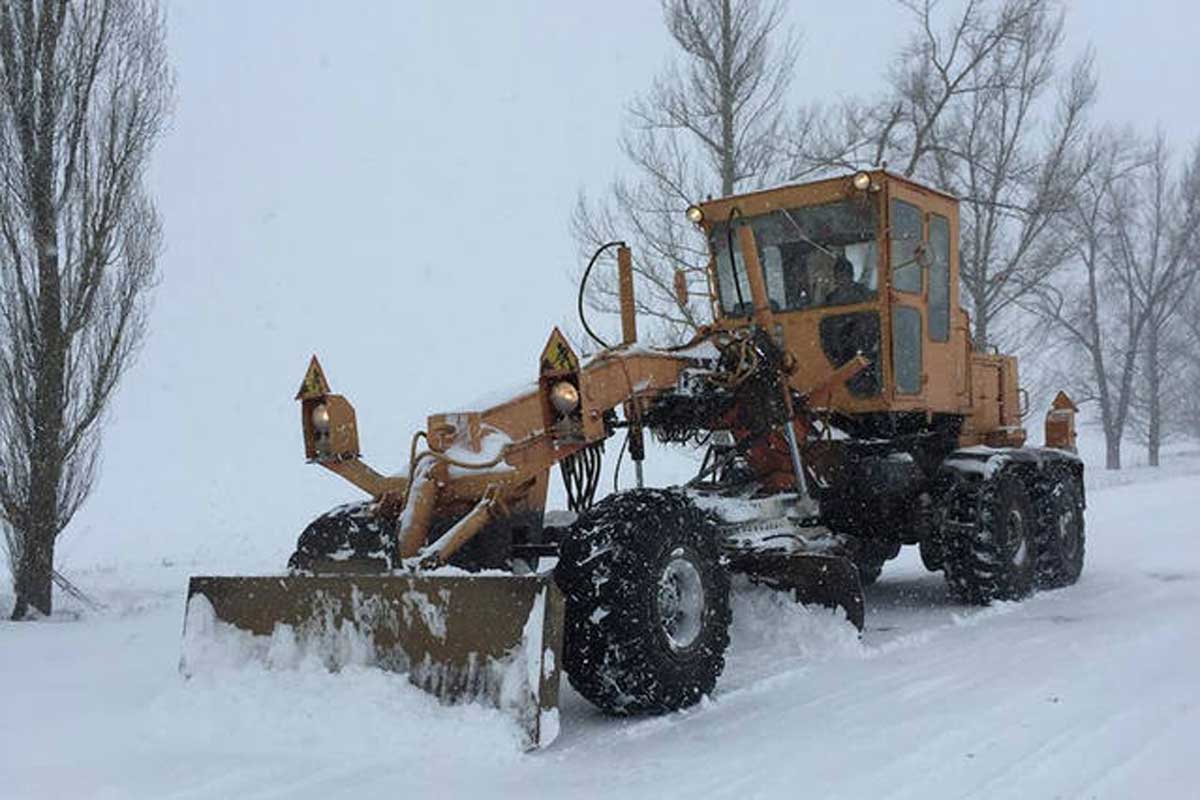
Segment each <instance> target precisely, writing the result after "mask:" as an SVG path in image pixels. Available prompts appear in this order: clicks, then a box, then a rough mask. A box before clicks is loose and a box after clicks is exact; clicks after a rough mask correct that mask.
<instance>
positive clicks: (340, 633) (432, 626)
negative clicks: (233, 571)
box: [180, 573, 563, 749]
mask: <svg viewBox="0 0 1200 800" xmlns="http://www.w3.org/2000/svg"><path fill="white" fill-rule="evenodd" d="M222 625H224V626H232V628H235V629H237V630H238V631H242V632H244V633H245V634H252V635H253V636H254V637H262V638H256V639H255V640H253V641H255V642H256V643H257V645H259V646H256V647H255V648H254V653H255V654H256V655H257V654H262V655H265V656H266V661H267V663H268V664H270V663H271V658H270V653H271V650H272V648H274V647H275V646H276V643H277V642H278V641H280V640H282V641H284V642H285V644H286V647H285V649H286V650H287V651H288V652H296V651H299V652H302V653H305V654H306V655H313V654H315V655H316V656H317V657H319V658H320V659H321V660H322V661H323V662H324V663H325V665H326V666H327V667H328V668H330V669H334V670H336V669H338V668H339V667H340V666H344V665H346V664H348V663H359V664H367V665H374V666H378V667H380V668H383V669H387V670H392V671H396V672H403V673H407V675H408V678H409V680H410V681H411V682H412V683H413V684H415V685H416V686H417V687H419V688H421V689H423V690H425V691H427V692H430V693H431V694H433V695H435V696H436V697H438V698H439V699H440V700H441V701H443V702H446V703H459V702H479V703H482V704H485V705H491V706H494V707H496V708H499V709H501V710H502V711H503V712H505V713H507V714H509V715H511V716H513V717H514V718H515V719H516V720H517V722H518V724H519V725H520V727H521V730H522V733H523V737H524V745H525V747H526V748H527V749H534V748H538V747H544V746H546V745H548V744H549V743H550V742H551V741H553V740H554V738H555V736H557V734H558V684H559V664H560V663H562V658H561V650H562V631H563V598H562V595H561V594H560V593H559V590H558V588H557V587H556V586H555V584H554V580H553V578H552V577H551V576H550V575H531V576H507V575H495V576H492V575H487V576H475V575H453V576H450V575H423V574H419V573H418V574H414V575H318V576H286V577H194V578H192V579H191V581H190V583H189V585H188V604H187V612H186V617H185V620H184V654H183V658H182V660H181V662H180V669H181V671H183V673H184V674H185V675H190V674H191V673H192V671H193V669H195V668H198V667H199V661H200V659H196V658H194V657H193V652H192V651H193V650H194V644H193V643H194V642H196V641H197V639H199V640H201V641H210V640H212V639H214V638H221V634H222V633H228V628H222ZM235 635H237V634H235ZM193 662H194V663H193ZM397 722H398V724H402V721H399V720H398V721H397Z"/></svg>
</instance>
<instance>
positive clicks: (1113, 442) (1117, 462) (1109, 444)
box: [1104, 428, 1121, 469]
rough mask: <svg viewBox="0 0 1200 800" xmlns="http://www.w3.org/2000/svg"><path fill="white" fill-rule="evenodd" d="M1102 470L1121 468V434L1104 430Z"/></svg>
mask: <svg viewBox="0 0 1200 800" xmlns="http://www.w3.org/2000/svg"><path fill="white" fill-rule="evenodd" d="M1104 446H1105V456H1104V468H1105V469H1120V468H1121V434H1119V433H1117V432H1115V431H1111V430H1109V429H1107V428H1106V429H1105V430H1104Z"/></svg>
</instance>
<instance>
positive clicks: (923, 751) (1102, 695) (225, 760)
mask: <svg viewBox="0 0 1200 800" xmlns="http://www.w3.org/2000/svg"><path fill="white" fill-rule="evenodd" d="M1182 472H1183V474H1177V475H1176V476H1175V477H1172V478H1168V479H1164V480H1154V481H1146V482H1136V483H1132V484H1129V485H1119V486H1110V487H1108V488H1103V489H1094V490H1093V491H1092V492H1091V493H1090V496H1089V508H1088V525H1089V542H1088V558H1087V566H1086V568H1085V571H1084V575H1083V578H1082V579H1081V581H1080V583H1079V584H1078V585H1077V586H1075V587H1072V588H1069V589H1065V590H1061V591H1057V592H1050V593H1044V594H1041V595H1038V596H1035V597H1034V598H1032V599H1030V600H1028V601H1026V602H1024V603H1020V604H1005V605H1000V606H997V607H993V608H988V609H972V608H963V607H958V606H954V605H952V604H950V603H949V601H948V599H947V598H946V595H945V592H944V590H943V587H942V583H941V578H940V575H931V574H928V573H926V572H924V570H923V569H922V568H921V566H920V564H919V562H918V561H917V559H916V557H915V554H914V555H911V556H909V555H906V556H904V557H902V558H901V559H900V560H898V561H895V562H892V563H891V564H889V565H888V567H887V569H886V570H885V572H884V576H883V579H882V580H881V582H880V584H879V585H877V586H876V587H873V588H872V589H871V590H869V596H868V611H867V631H866V633H865V635H864V637H863V639H862V641H861V642H860V641H859V640H858V639H857V638H856V637H855V636H854V635H853V631H852V630H850V629H849V628H848V627H847V626H846V625H844V624H839V623H837V622H835V621H834V619H833V618H832V617H831V616H830V615H828V614H825V613H817V612H813V613H809V612H806V611H805V610H804V609H802V608H799V607H797V606H794V605H792V604H790V603H787V602H785V601H783V600H782V599H781V598H778V597H776V596H774V595H771V594H768V593H762V592H759V591H756V590H743V591H741V592H739V594H738V596H737V597H736V599H735V620H734V631H733V644H732V647H731V651H730V655H729V664H728V668H727V670H726V673H725V675H724V676H723V678H722V680H721V683H720V684H719V687H718V692H717V694H716V696H715V697H714V698H713V699H712V700H711V701H710V702H706V703H704V704H702V705H701V706H700V707H697V708H695V709H693V710H690V711H688V712H685V713H680V714H675V715H672V716H669V717H662V718H655V719H638V720H614V719H609V718H605V717H603V716H601V715H599V714H598V713H596V712H595V711H594V710H592V709H591V707H590V706H588V705H587V704H586V703H585V702H584V701H583V700H581V699H580V698H579V697H578V696H577V695H575V694H574V693H573V692H571V691H569V690H568V691H566V692H565V695H566V697H565V699H564V702H563V733H562V735H561V736H560V738H559V739H558V741H557V742H556V743H555V744H554V745H553V746H552V747H551V748H550V749H548V750H546V751H543V752H541V753H536V754H532V755H524V754H521V753H520V752H519V750H518V748H517V746H516V734H515V731H514V729H513V727H512V726H511V725H510V724H509V723H508V722H507V721H506V720H504V719H503V718H501V717H500V716H499V714H497V713H493V712H489V711H487V710H484V709H481V708H476V707H466V708H443V707H440V706H438V705H437V704H436V703H435V702H433V701H432V700H431V699H429V698H427V697H425V696H424V695H421V694H420V693H418V692H416V691H415V690H413V689H411V687H409V686H408V685H407V683H406V682H405V681H404V680H403V678H401V677H397V676H393V675H388V674H384V673H381V672H378V671H375V670H366V669H361V670H354V669H352V670H349V671H347V672H343V673H341V674H339V675H328V674H325V673H322V672H316V671H308V670H293V671H288V672H270V671H267V670H265V669H259V668H244V669H240V670H235V671H226V672H216V673H213V674H209V675H205V676H202V677H200V678H198V679H194V680H192V681H184V680H183V679H182V678H181V677H180V676H179V674H178V673H177V671H176V664H177V661H178V657H179V645H180V638H179V634H180V625H181V619H182V613H183V592H184V588H185V585H186V581H185V578H186V575H187V574H188V573H189V572H191V571H193V570H194V569H196V567H195V566H194V565H188V566H180V565H175V566H161V565H156V566H155V567H153V568H151V567H132V566H131V567H119V568H116V569H113V570H108V571H94V572H89V573H86V574H83V575H79V576H77V577H78V578H79V580H80V583H82V584H84V585H86V586H87V587H88V588H89V589H90V590H92V591H95V592H96V593H97V594H98V595H99V596H101V597H102V598H103V599H104V600H105V601H106V602H107V603H108V604H109V606H110V610H109V611H107V612H104V613H102V614H97V615H89V616H85V617H84V618H83V619H82V620H81V621H78V622H76V621H62V622H58V621H51V622H44V623H40V624H20V625H15V624H9V623H0V715H2V719H3V725H2V726H0V797H5V798H42V797H64V798H65V797H70V798H72V799H73V800H75V799H77V798H84V797H114V798H118V797H120V798H123V797H145V798H226V797H241V798H276V797H278V798H284V797H286V798H297V797H321V798H333V797H356V798H366V797H403V796H415V793H417V792H420V793H421V794H422V796H429V797H455V796H470V797H481V796H504V795H512V796H528V795H530V794H531V793H535V794H537V795H540V796H548V797H562V796H581V797H597V796H611V797H622V798H624V797H655V798H661V797H738V798H753V797H782V796H789V797H900V798H903V797H913V798H917V797H921V798H928V797H968V796H978V797H1021V798H1042V797H1046V798H1049V797H1118V798H1123V797H1140V796H1162V797H1198V796H1200V757H1198V756H1200V745H1198V744H1197V743H1198V742H1200V665H1198V664H1197V660H1198V659H1200V511H1197V508H1198V505H1197V497H1198V496H1200V475H1198V474H1196V472H1195V471H1194V470H1190V469H1188V470H1183V471H1182ZM1187 473H1191V474H1187ZM8 602H9V598H8V597H6V596H0V609H2V608H3V607H4V606H6V605H7V603H8Z"/></svg>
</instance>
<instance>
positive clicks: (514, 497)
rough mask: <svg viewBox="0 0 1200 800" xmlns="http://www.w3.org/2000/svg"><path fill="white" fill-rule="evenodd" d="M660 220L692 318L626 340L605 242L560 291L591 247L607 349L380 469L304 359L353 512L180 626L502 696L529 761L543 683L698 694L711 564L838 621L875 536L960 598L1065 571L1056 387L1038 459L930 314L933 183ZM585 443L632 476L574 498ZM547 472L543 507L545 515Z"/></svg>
mask: <svg viewBox="0 0 1200 800" xmlns="http://www.w3.org/2000/svg"><path fill="white" fill-rule="evenodd" d="M686 214H687V217H688V219H689V220H690V221H691V222H692V223H693V224H695V225H696V226H697V227H698V229H699V230H700V231H702V233H703V235H704V236H705V237H706V238H707V240H708V242H709V245H710V256H711V257H710V261H709V263H708V265H707V275H708V286H709V292H708V295H709V300H710V301H711V304H712V316H713V322H712V324H711V325H708V326H706V327H704V328H702V329H701V330H699V331H698V332H697V333H696V335H695V337H694V338H693V339H692V340H691V341H690V342H688V343H687V344H685V345H683V346H680V347H649V346H645V345H642V344H639V342H638V336H637V322H638V320H637V319H636V316H635V314H634V296H633V293H634V280H633V267H632V256H631V253H630V251H629V249H628V248H627V247H626V246H625V245H624V244H622V243H619V242H615V243H609V244H608V245H605V247H603V248H601V250H600V251H597V254H596V256H593V259H592V263H591V264H589V265H588V269H587V271H585V273H584V281H585V282H586V280H587V278H588V275H589V274H590V272H591V270H592V268H593V266H594V265H595V264H596V263H597V258H598V256H599V255H600V253H601V252H602V251H604V250H605V249H611V248H615V249H616V255H617V258H616V266H617V274H618V285H619V289H620V308H621V333H622V339H621V341H620V342H619V343H615V344H612V345H610V344H608V343H606V342H603V341H602V340H600V339H599V337H595V338H596V341H597V343H598V351H597V352H595V353H594V354H592V355H590V357H587V358H581V357H580V355H579V354H578V353H577V352H576V350H575V348H573V347H572V346H571V344H570V343H569V342H568V341H567V339H566V338H565V337H564V336H563V335H562V334H561V333H560V332H559V331H558V330H557V329H555V330H554V331H553V332H552V333H551V335H550V338H549V341H548V342H547V344H546V347H545V349H544V350H543V352H542V353H541V355H540V357H539V359H538V361H537V364H536V370H533V371H532V372H533V375H532V378H531V381H530V383H529V384H528V387H527V388H526V389H525V390H523V391H520V392H517V393H515V394H514V395H513V396H511V397H508V398H505V399H503V400H502V401H500V402H497V403H495V404H494V405H491V406H489V407H481V408H472V409H467V410H461V411H454V412H446V413H437V414H433V415H432V416H430V417H429V418H428V424H427V426H426V429H425V430H423V431H420V432H418V433H416V434H415V435H414V436H413V437H412V442H411V446H410V449H409V461H408V465H407V467H406V469H404V470H403V471H402V472H401V473H400V474H397V475H385V474H381V473H380V472H378V471H376V470H375V469H373V468H372V467H370V466H368V465H367V464H366V462H364V461H363V460H362V457H361V453H360V447H359V441H358V433H357V426H356V419H355V412H354V408H353V406H352V405H351V404H350V402H349V401H348V400H347V399H346V398H345V397H343V396H341V395H338V394H334V393H333V392H332V391H331V389H330V386H329V383H328V381H327V380H326V377H325V374H324V371H323V369H322V367H321V365H320V364H319V362H318V361H317V360H316V357H314V358H313V359H312V361H311V362H310V365H309V368H308V371H307V373H306V374H305V377H304V380H303V383H302V385H301V387H300V391H299V392H298V394H297V400H298V401H299V403H300V420H301V426H302V430H303V439H304V450H305V456H306V457H307V459H308V460H309V461H310V462H312V463H315V464H318V465H320V466H322V467H324V468H326V469H328V470H330V471H331V472H333V473H335V474H337V475H339V476H341V477H342V478H344V479H346V480H347V481H349V482H350V483H351V484H353V485H354V486H356V487H357V488H358V489H360V490H361V491H362V492H363V493H364V495H365V499H363V500H362V501H361V502H357V503H353V504H350V505H346V506H342V507H339V508H337V509H334V510H333V511H330V512H329V513H327V514H325V515H323V516H321V517H319V518H318V519H317V520H315V521H314V522H313V523H312V524H311V525H309V527H308V528H307V529H306V530H304V531H303V532H302V533H301V535H300V537H299V541H298V543H297V546H296V550H295V553H294V555H293V556H292V557H291V560H290V562H289V564H288V573H287V574H286V575H280V576H268V577H196V578H193V579H192V581H191V585H190V588H189V604H188V620H187V623H186V624H187V626H189V627H191V626H213V625H227V626H232V627H234V628H237V629H240V630H243V631H248V632H250V633H253V634H256V635H259V636H264V637H266V636H272V637H278V636H279V635H280V631H284V632H285V633H286V634H287V636H289V637H292V638H294V639H296V640H299V641H302V642H308V643H310V644H311V643H316V645H320V644H321V643H322V642H325V643H326V644H328V642H329V641H330V637H331V636H333V637H334V638H337V637H343V638H344V636H345V635H347V634H350V635H352V636H357V637H359V638H360V640H361V642H366V644H367V645H368V647H367V650H368V652H369V659H370V661H371V662H372V663H376V664H379V665H381V666H384V667H389V668H393V669H397V670H401V671H404V672H406V673H407V674H408V675H409V677H410V679H411V680H412V681H413V682H414V683H416V684H417V685H419V686H422V687H423V688H426V689H428V690H429V691H432V692H434V693H435V694H437V695H438V696H439V697H442V698H444V699H447V700H452V701H453V700H461V699H482V700H483V701H484V702H490V703H492V704H494V705H497V706H499V707H501V708H504V709H506V710H508V711H509V712H510V713H512V714H513V715H515V716H516V717H517V718H518V719H519V720H520V723H521V725H522V727H523V730H524V731H525V733H526V738H527V742H528V744H529V745H530V746H539V745H544V744H546V743H548V742H549V741H550V740H552V739H553V738H554V736H555V734H556V733H557V730H558V724H557V711H556V708H557V698H558V678H559V672H560V670H561V669H565V670H566V672H567V674H568V677H569V679H570V682H571V684H572V685H573V686H574V687H575V688H576V689H577V690H578V691H579V693H580V694H582V695H583V696H584V697H585V698H587V699H588V700H589V701H591V702H592V703H594V704H595V705H597V706H598V707H599V708H601V709H603V710H604V711H606V712H610V713H613V714H635V713H660V712H668V711H671V710H675V709H680V708H683V707H686V706H688V705H691V704H693V703H695V702H697V701H698V700H699V699H700V698H701V697H703V696H704V695H706V694H708V693H710V692H712V690H713V688H714V686H715V684H716V681H717V678H718V676H719V675H720V673H721V671H722V668H723V666H724V655H725V649H726V646H727V644H728V641H729V639H728V627H729V624H730V597H729V595H730V591H731V576H732V575H735V574H742V575H746V576H748V577H749V579H750V580H751V581H754V582H757V583H761V584H765V585H767V586H770V587H773V588H776V589H779V590H781V591H787V592H792V593H794V594H795V596H796V598H797V599H798V600H801V601H804V602H811V603H820V604H823V605H829V606H833V607H836V608H838V609H840V612H839V613H842V614H844V615H845V617H846V619H847V620H848V621H849V622H850V623H853V624H855V625H857V626H858V627H859V628H860V630H861V629H862V627H863V622H864V600H863V590H862V585H863V584H869V583H871V582H872V581H874V580H875V579H876V578H877V577H878V575H879V573H880V570H881V568H882V566H883V564H884V563H885V562H886V561H887V560H888V559H890V558H892V557H894V556H896V555H897V553H898V552H899V551H900V549H901V547H902V546H904V545H915V546H917V547H919V548H920V555H921V558H922V559H923V562H924V564H925V566H926V567H927V568H929V569H930V570H940V571H942V572H943V573H944V574H945V579H946V583H947V586H948V588H949V591H950V592H951V593H952V595H953V596H954V597H955V598H957V599H958V600H959V601H961V602H964V603H972V604H986V603H989V602H991V601H993V600H1009V599H1018V598H1021V597H1023V596H1025V595H1026V594H1028V593H1029V592H1031V591H1033V590H1034V589H1035V588H1038V587H1059V586H1064V585H1067V584H1070V583H1073V582H1074V581H1075V580H1076V579H1077V577H1078V576H1079V574H1080V571H1081V569H1082V564H1083V549H1084V522H1083V510H1084V492H1083V464H1082V462H1081V461H1080V459H1079V458H1078V457H1077V456H1076V455H1075V454H1074V449H1075V448H1074V444H1075V439H1074V437H1075V434H1074V412H1075V408H1074V406H1073V405H1072V404H1071V402H1070V400H1069V399H1068V398H1067V397H1066V396H1065V395H1061V394H1060V395H1059V397H1058V398H1057V399H1056V401H1055V404H1054V407H1053V408H1052V409H1051V411H1050V412H1049V414H1048V415H1047V416H1046V421H1045V446H1044V447H1030V446H1028V445H1027V444H1026V432H1025V429H1024V428H1023V427H1022V418H1023V417H1024V416H1025V414H1026V411H1027V409H1026V408H1025V407H1024V406H1025V405H1026V404H1027V401H1026V399H1025V397H1026V396H1025V394H1024V393H1023V392H1022V390H1021V389H1020V388H1019V383H1018V376H1017V362H1016V360H1015V359H1014V358H1013V357H1011V356H1005V355H999V354H995V353H986V352H980V351H978V350H976V349H975V347H974V345H973V343H972V341H971V337H970V334H969V330H970V325H969V319H968V315H967V313H966V312H965V311H964V310H963V309H961V308H960V306H959V281H958V270H959V253H958V236H959V233H958V224H959V223H958V206H957V202H956V200H955V199H954V198H953V197H951V196H948V195H946V194H944V193H942V192H939V191H935V190H933V189H931V188H929V187H926V186H922V185H919V184H917V183H914V182H912V181H910V180H908V179H906V178H902V177H899V176H896V175H893V174H890V173H888V172H886V171H883V170H875V171H869V172H859V173H856V174H854V175H849V176H844V177H838V178H833V179H829V180H822V181H817V182H812V183H807V184H803V185H796V186H785V187H781V188H776V189H771V190H768V191H759V192H754V193H750V194H743V195H738V196H734V197H725V198H721V199H717V200H709V201H706V202H702V203H698V204H697V205H695V206H692V207H690V208H688V209H687V210H686ZM677 278H682V275H677ZM676 284H677V285H676V289H677V291H678V292H679V293H680V298H679V299H680V301H681V302H687V300H688V299H689V298H688V297H687V296H686V292H687V283H686V281H685V280H677V281H676ZM580 292H581V298H582V292H583V287H581V290H580ZM580 308H581V313H582V301H581V303H580ZM583 323H584V327H585V328H586V329H587V330H588V331H589V332H590V331H591V328H590V327H589V326H588V324H587V320H586V319H584V320H583ZM647 435H653V436H656V437H657V438H658V439H660V440H661V441H664V442H670V443H678V444H681V445H690V446H693V447H696V446H699V447H702V448H703V449H704V457H703V461H702V465H701V467H700V469H699V471H698V474H697V475H696V476H695V477H694V478H693V479H692V480H691V481H689V482H688V483H687V484H685V485H683V486H675V487H669V488H649V487H646V486H644V485H643V479H642V475H643V473H642V469H641V467H642V462H643V460H644V459H645V458H646V447H645V437H646V436H647ZM610 440H620V441H621V445H620V448H621V453H622V454H623V453H625V452H627V453H628V456H629V458H630V459H631V460H632V462H633V464H634V467H635V472H636V476H637V477H636V486H635V487H633V488H629V489H627V490H624V491H616V492H613V493H611V494H609V495H608V496H607V497H604V498H603V499H600V500H599V501H596V495H597V491H598V489H599V480H600V474H601V469H600V468H601V463H602V459H603V456H604V453H605V447H606V444H607V443H609V442H610ZM612 449H615V448H611V447H610V448H609V450H610V452H611V450H612ZM620 457H621V456H618V458H620ZM555 466H557V467H558V468H559V470H560V471H561V474H562V478H563V480H564V481H565V487H566V496H567V500H568V505H569V507H570V508H569V512H570V513H565V514H564V513H553V512H552V513H549V514H548V513H547V512H546V509H545V506H546V499H547V493H548V489H549V487H550V481H551V475H552V469H553V467H555ZM361 642H360V643H361ZM344 649H345V648H338V647H326V648H325V649H324V650H322V651H321V653H322V655H321V657H322V658H325V659H326V660H327V661H328V662H329V663H330V665H331V666H336V665H337V663H338V661H339V652H341V651H343V650H344ZM188 668H189V667H188V663H187V657H186V654H185V659H184V669H185V670H187V669H188Z"/></svg>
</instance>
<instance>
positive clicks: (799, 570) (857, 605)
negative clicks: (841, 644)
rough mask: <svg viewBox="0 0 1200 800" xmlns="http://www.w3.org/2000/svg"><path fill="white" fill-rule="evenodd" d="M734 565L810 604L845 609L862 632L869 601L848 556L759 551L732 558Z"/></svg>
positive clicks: (733, 566) (850, 620)
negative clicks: (864, 596) (866, 600)
mask: <svg viewBox="0 0 1200 800" xmlns="http://www.w3.org/2000/svg"><path fill="white" fill-rule="evenodd" d="M730 566H731V568H732V569H733V570H734V571H735V572H743V573H746V574H747V575H749V576H750V577H751V579H752V580H755V581H758V582H760V583H764V584H766V585H768V586H770V587H772V588H774V589H779V590H783V591H791V592H794V593H795V596H796V600H797V601H799V602H801V603H804V604H806V605H808V604H813V605H821V606H825V607H826V608H831V609H835V610H836V609H839V608H840V609H842V610H843V611H844V612H845V613H846V619H847V620H848V621H849V622H851V623H852V624H853V625H854V627H856V628H858V629H859V630H860V631H861V630H862V629H863V625H864V624H865V622H866V602H865V600H864V598H863V588H862V580H861V579H860V578H859V576H858V567H856V566H855V565H854V562H853V561H851V560H850V559H848V558H843V557H841V556H832V555H821V554H815V553H803V554H800V553H791V554H777V553H755V554H747V555H739V556H736V557H734V558H732V559H731V563H730Z"/></svg>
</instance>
